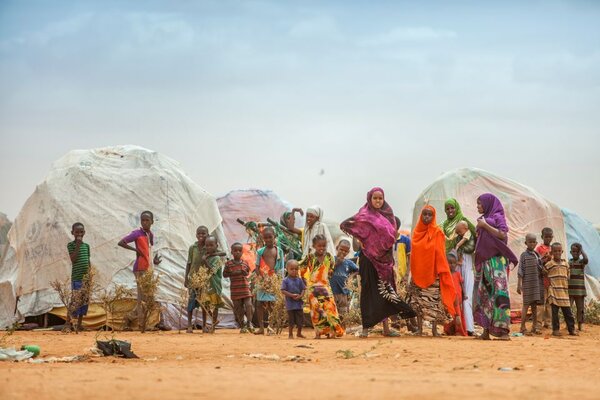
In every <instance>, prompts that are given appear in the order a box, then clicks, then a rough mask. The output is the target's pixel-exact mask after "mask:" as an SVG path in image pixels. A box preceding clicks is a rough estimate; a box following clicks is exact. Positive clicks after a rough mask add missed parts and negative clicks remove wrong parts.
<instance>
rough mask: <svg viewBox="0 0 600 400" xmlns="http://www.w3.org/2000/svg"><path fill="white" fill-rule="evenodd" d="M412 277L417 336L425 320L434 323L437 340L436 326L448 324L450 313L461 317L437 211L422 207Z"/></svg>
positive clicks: (411, 298) (414, 236) (411, 299)
mask: <svg viewBox="0 0 600 400" xmlns="http://www.w3.org/2000/svg"><path fill="white" fill-rule="evenodd" d="M410 273H411V282H410V285H409V288H408V293H409V303H410V305H411V307H412V308H413V309H414V310H415V311H416V312H417V322H418V331H417V333H418V334H422V333H423V319H425V320H427V321H431V323H432V328H431V329H432V333H433V336H438V333H437V323H438V322H439V323H444V322H446V321H447V320H448V317H447V313H449V314H450V315H451V316H452V317H454V318H456V317H457V315H458V314H457V311H456V310H455V308H454V300H455V297H456V294H455V291H454V283H453V281H452V275H451V272H450V267H449V266H448V260H447V259H446V237H445V235H444V232H443V231H442V229H441V228H440V227H439V226H438V225H437V223H436V211H435V208H434V207H433V206H430V205H426V206H425V207H423V210H422V211H421V216H420V218H419V221H418V222H417V226H415V228H414V229H413V233H412V249H411V253H410ZM444 308H445V310H444ZM458 319H460V317H458ZM457 322H458V323H460V321H457Z"/></svg>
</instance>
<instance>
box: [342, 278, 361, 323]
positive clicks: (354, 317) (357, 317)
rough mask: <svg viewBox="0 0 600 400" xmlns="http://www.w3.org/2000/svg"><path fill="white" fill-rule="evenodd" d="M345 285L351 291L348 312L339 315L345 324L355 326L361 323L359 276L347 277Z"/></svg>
mask: <svg viewBox="0 0 600 400" xmlns="http://www.w3.org/2000/svg"><path fill="white" fill-rule="evenodd" d="M346 287H347V288H348V290H350V292H351V301H350V304H349V305H348V312H345V313H343V314H342V315H340V318H341V320H342V321H343V322H344V324H345V325H346V326H348V327H349V326H356V325H361V324H362V318H361V314H360V276H359V275H356V276H355V277H353V278H351V279H348V281H347V282H346Z"/></svg>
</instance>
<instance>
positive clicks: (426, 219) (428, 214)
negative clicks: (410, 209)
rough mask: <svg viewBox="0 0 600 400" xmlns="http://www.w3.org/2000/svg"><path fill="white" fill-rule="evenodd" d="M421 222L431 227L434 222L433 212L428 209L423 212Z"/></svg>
mask: <svg viewBox="0 0 600 400" xmlns="http://www.w3.org/2000/svg"><path fill="white" fill-rule="evenodd" d="M421 221H422V222H423V223H424V224H425V225H429V224H430V223H431V221H433V211H431V210H427V209H425V210H423V211H421Z"/></svg>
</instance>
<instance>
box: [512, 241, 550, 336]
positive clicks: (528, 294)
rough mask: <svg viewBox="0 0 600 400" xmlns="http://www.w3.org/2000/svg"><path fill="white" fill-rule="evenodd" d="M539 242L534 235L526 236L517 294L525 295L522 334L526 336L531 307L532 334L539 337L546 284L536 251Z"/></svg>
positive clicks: (520, 263) (522, 312)
mask: <svg viewBox="0 0 600 400" xmlns="http://www.w3.org/2000/svg"><path fill="white" fill-rule="evenodd" d="M536 245H537V240H536V238H535V235H534V234H533V233H528V234H527V235H526V236H525V246H526V247H527V249H526V250H525V251H524V252H523V253H521V258H520V259H519V272H518V277H519V281H518V284H517V293H518V294H522V295H523V308H522V309H521V333H522V334H526V333H527V329H526V328H525V323H526V321H527V311H528V310H529V308H530V307H531V320H532V327H531V333H534V334H537V335H539V334H540V333H542V332H541V331H540V327H539V326H538V318H537V313H538V305H542V304H543V297H544V283H543V281H542V268H543V264H542V260H541V258H540V256H539V255H538V254H537V253H536V252H535V251H534V249H535V246H536Z"/></svg>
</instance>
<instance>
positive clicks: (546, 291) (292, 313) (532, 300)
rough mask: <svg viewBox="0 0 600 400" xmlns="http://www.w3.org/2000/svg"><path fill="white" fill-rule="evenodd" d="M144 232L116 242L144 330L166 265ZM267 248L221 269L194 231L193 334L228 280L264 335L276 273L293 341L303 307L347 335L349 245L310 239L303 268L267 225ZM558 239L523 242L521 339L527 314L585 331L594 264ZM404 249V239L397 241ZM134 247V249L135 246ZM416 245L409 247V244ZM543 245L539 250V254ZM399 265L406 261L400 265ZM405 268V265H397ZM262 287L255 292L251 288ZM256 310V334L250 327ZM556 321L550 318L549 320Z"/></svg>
mask: <svg viewBox="0 0 600 400" xmlns="http://www.w3.org/2000/svg"><path fill="white" fill-rule="evenodd" d="M140 220H141V227H140V228H139V229H136V230H134V231H132V232H131V233H130V234H129V235H127V236H125V237H124V238H123V239H121V240H120V241H119V242H118V245H119V246H120V247H123V248H125V249H128V250H131V251H134V252H135V253H136V259H135V262H134V265H133V273H134V275H135V277H136V284H137V285H138V287H137V306H136V309H135V310H134V311H133V313H132V314H131V315H129V316H127V317H126V319H125V320H126V323H127V324H128V325H129V324H130V322H131V320H133V319H134V318H135V317H136V315H137V320H138V324H145V323H146V322H145V321H144V314H143V312H142V310H141V306H140V302H141V301H142V299H143V293H142V290H141V289H140V287H139V277H140V276H141V275H142V274H144V273H146V272H147V271H150V270H151V269H152V265H158V264H160V262H161V258H160V256H158V255H154V254H153V253H152V246H153V243H154V236H153V233H152V231H151V226H152V224H153V222H154V216H153V214H152V213H151V212H150V211H144V212H142V214H141V215H140ZM71 233H72V235H73V237H74V240H73V241H72V242H70V243H68V245H67V250H68V253H69V257H70V259H71V262H72V273H71V281H72V290H73V293H77V292H78V291H80V290H82V282H83V279H84V277H85V275H86V274H87V273H88V271H89V267H90V247H89V245H88V244H87V243H84V242H83V237H84V235H85V227H84V226H83V224H81V223H79V222H77V223H75V224H73V226H72V231H71ZM455 233H456V236H455V238H454V239H453V241H452V244H453V246H451V247H452V248H451V249H447V251H448V254H447V259H448V264H449V266H450V268H451V271H452V278H453V282H454V285H455V289H456V293H457V294H459V295H457V296H456V304H455V305H456V308H457V309H461V303H462V301H463V297H465V296H467V295H468V294H465V293H463V291H462V289H461V287H462V277H461V273H460V265H461V259H462V254H463V253H464V252H472V249H471V247H473V242H474V238H473V237H471V235H470V233H469V226H468V225H467V224H466V223H465V224H461V223H459V224H457V226H456V232H455ZM261 235H262V239H263V241H264V247H262V248H260V249H258V250H257V252H256V264H255V266H254V270H253V271H252V272H251V268H250V266H249V265H248V263H247V262H246V261H244V260H243V258H242V256H243V251H244V249H243V245H242V244H241V243H238V242H236V243H234V244H232V245H231V256H232V259H231V260H229V261H227V262H225V263H224V262H223V256H224V253H222V252H219V248H218V241H217V239H216V238H215V237H214V236H210V235H209V230H208V228H207V227H205V226H200V227H198V228H197V230H196V239H197V241H196V242H195V243H194V244H192V245H191V246H190V248H189V251H188V260H187V264H186V271H185V277H184V284H185V286H186V288H188V295H189V297H188V304H187V321H188V326H187V332H189V333H192V332H193V313H194V310H195V309H196V308H198V307H200V308H201V310H202V330H203V332H214V329H215V327H216V325H217V324H218V322H219V319H218V315H219V308H222V307H223V306H224V302H223V299H222V297H221V295H222V278H228V279H229V280H230V294H231V300H232V302H233V311H234V315H235V319H236V322H237V324H238V325H239V327H240V329H241V332H253V333H256V334H263V333H264V332H265V327H264V315H265V312H269V311H271V310H272V307H273V304H274V302H275V301H276V293H274V291H273V288H271V289H270V290H266V289H265V288H264V286H263V285H261V282H263V281H265V280H267V279H268V278H269V277H272V276H273V275H275V274H278V275H279V276H281V277H282V278H283V281H282V283H281V287H280V288H279V290H281V293H282V294H283V296H284V297H285V306H286V310H287V314H288V323H289V337H290V338H293V332H294V329H296V336H297V337H304V336H303V335H302V327H303V325H304V312H303V309H304V304H305V300H306V301H307V302H308V305H309V307H310V310H311V321H312V325H313V327H314V328H315V333H316V337H317V338H319V337H321V335H326V336H328V337H339V336H342V335H343V334H344V327H343V324H342V322H341V320H340V314H342V315H343V314H344V313H346V312H348V309H349V299H350V292H349V290H348V288H347V287H346V283H347V280H348V278H349V277H350V276H352V275H354V274H357V273H358V266H357V265H356V264H355V263H354V262H353V261H352V260H350V259H348V258H347V256H348V253H349V252H350V249H351V244H350V242H349V241H348V240H346V239H342V240H341V241H340V242H339V244H338V245H337V247H336V249H335V250H336V255H335V257H333V256H332V255H331V254H330V253H329V252H328V251H327V246H328V241H327V238H326V237H325V236H323V235H316V236H315V237H314V238H313V240H312V247H313V249H314V252H311V253H310V254H309V255H308V256H307V257H304V258H303V259H302V261H300V262H298V261H297V260H294V259H289V260H287V262H286V259H285V254H284V253H283V251H282V250H281V248H279V247H278V246H277V243H276V240H275V232H274V230H273V229H272V228H271V227H269V226H267V227H265V228H264V229H263V230H262V233H261ZM553 239H554V238H553V232H552V229H550V228H544V229H543V231H542V240H543V244H540V245H539V246H537V240H536V237H535V235H533V234H528V235H527V236H526V238H525V245H526V247H527V249H526V250H525V251H524V252H523V253H522V254H521V258H520V262H519V268H518V287H517V292H518V293H519V294H522V296H523V309H522V323H521V332H522V333H526V326H525V324H526V320H527V312H528V311H529V309H531V313H532V320H533V327H532V330H531V332H532V333H534V334H539V333H540V332H541V327H542V326H544V327H547V324H548V322H549V320H550V319H551V321H552V330H553V335H559V317H558V314H559V310H561V311H562V313H563V316H564V319H565V321H566V323H567V327H568V331H569V334H571V335H576V334H577V333H576V331H575V321H574V317H573V315H572V312H571V306H573V305H574V306H575V307H576V310H577V312H576V316H577V323H578V329H579V330H580V331H581V330H582V328H583V309H584V298H585V296H586V291H585V284H584V268H585V266H586V265H587V264H588V259H587V256H586V254H585V252H584V250H583V248H582V246H581V244H579V243H574V244H572V245H571V249H570V250H571V256H572V258H571V259H570V260H569V262H568V263H567V261H566V260H564V259H563V258H562V257H563V248H562V245H561V244H560V243H556V242H554V243H553V242H552V241H553ZM399 242H402V240H399ZM130 243H135V247H132V246H131V245H130ZM409 243H410V242H409ZM399 244H402V248H403V250H404V251H405V253H403V255H402V258H404V257H406V256H407V254H406V251H408V252H410V244H408V245H407V244H406V243H404V242H402V243H399ZM536 246H537V247H536ZM399 261H405V260H404V259H403V260H399ZM399 264H400V262H399ZM202 268H205V272H206V273H207V274H208V275H209V279H208V285H207V287H206V289H205V290H203V292H202V293H198V292H197V290H198V289H197V288H196V287H194V285H193V282H192V280H193V277H194V276H195V275H196V274H197V273H198V272H199V271H200V270H201V269H202ZM252 284H254V285H256V286H257V287H256V290H253V289H252ZM86 304H87V300H83V301H82V300H80V304H78V307H77V308H76V309H75V310H74V311H73V314H72V315H73V316H74V317H76V318H77V329H80V328H81V323H82V318H83V316H84V315H85V314H86V313H87V305H86ZM255 307H256V317H257V318H256V319H257V324H258V329H257V330H255V329H254V327H253V324H252V320H253V318H254V312H255ZM208 314H210V317H211V326H210V328H208V325H207V320H208ZM548 314H551V317H550V315H548ZM458 321H459V323H457V324H451V325H447V326H446V327H445V331H446V333H447V334H462V335H465V334H466V328H465V325H464V318H461V319H458Z"/></svg>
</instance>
